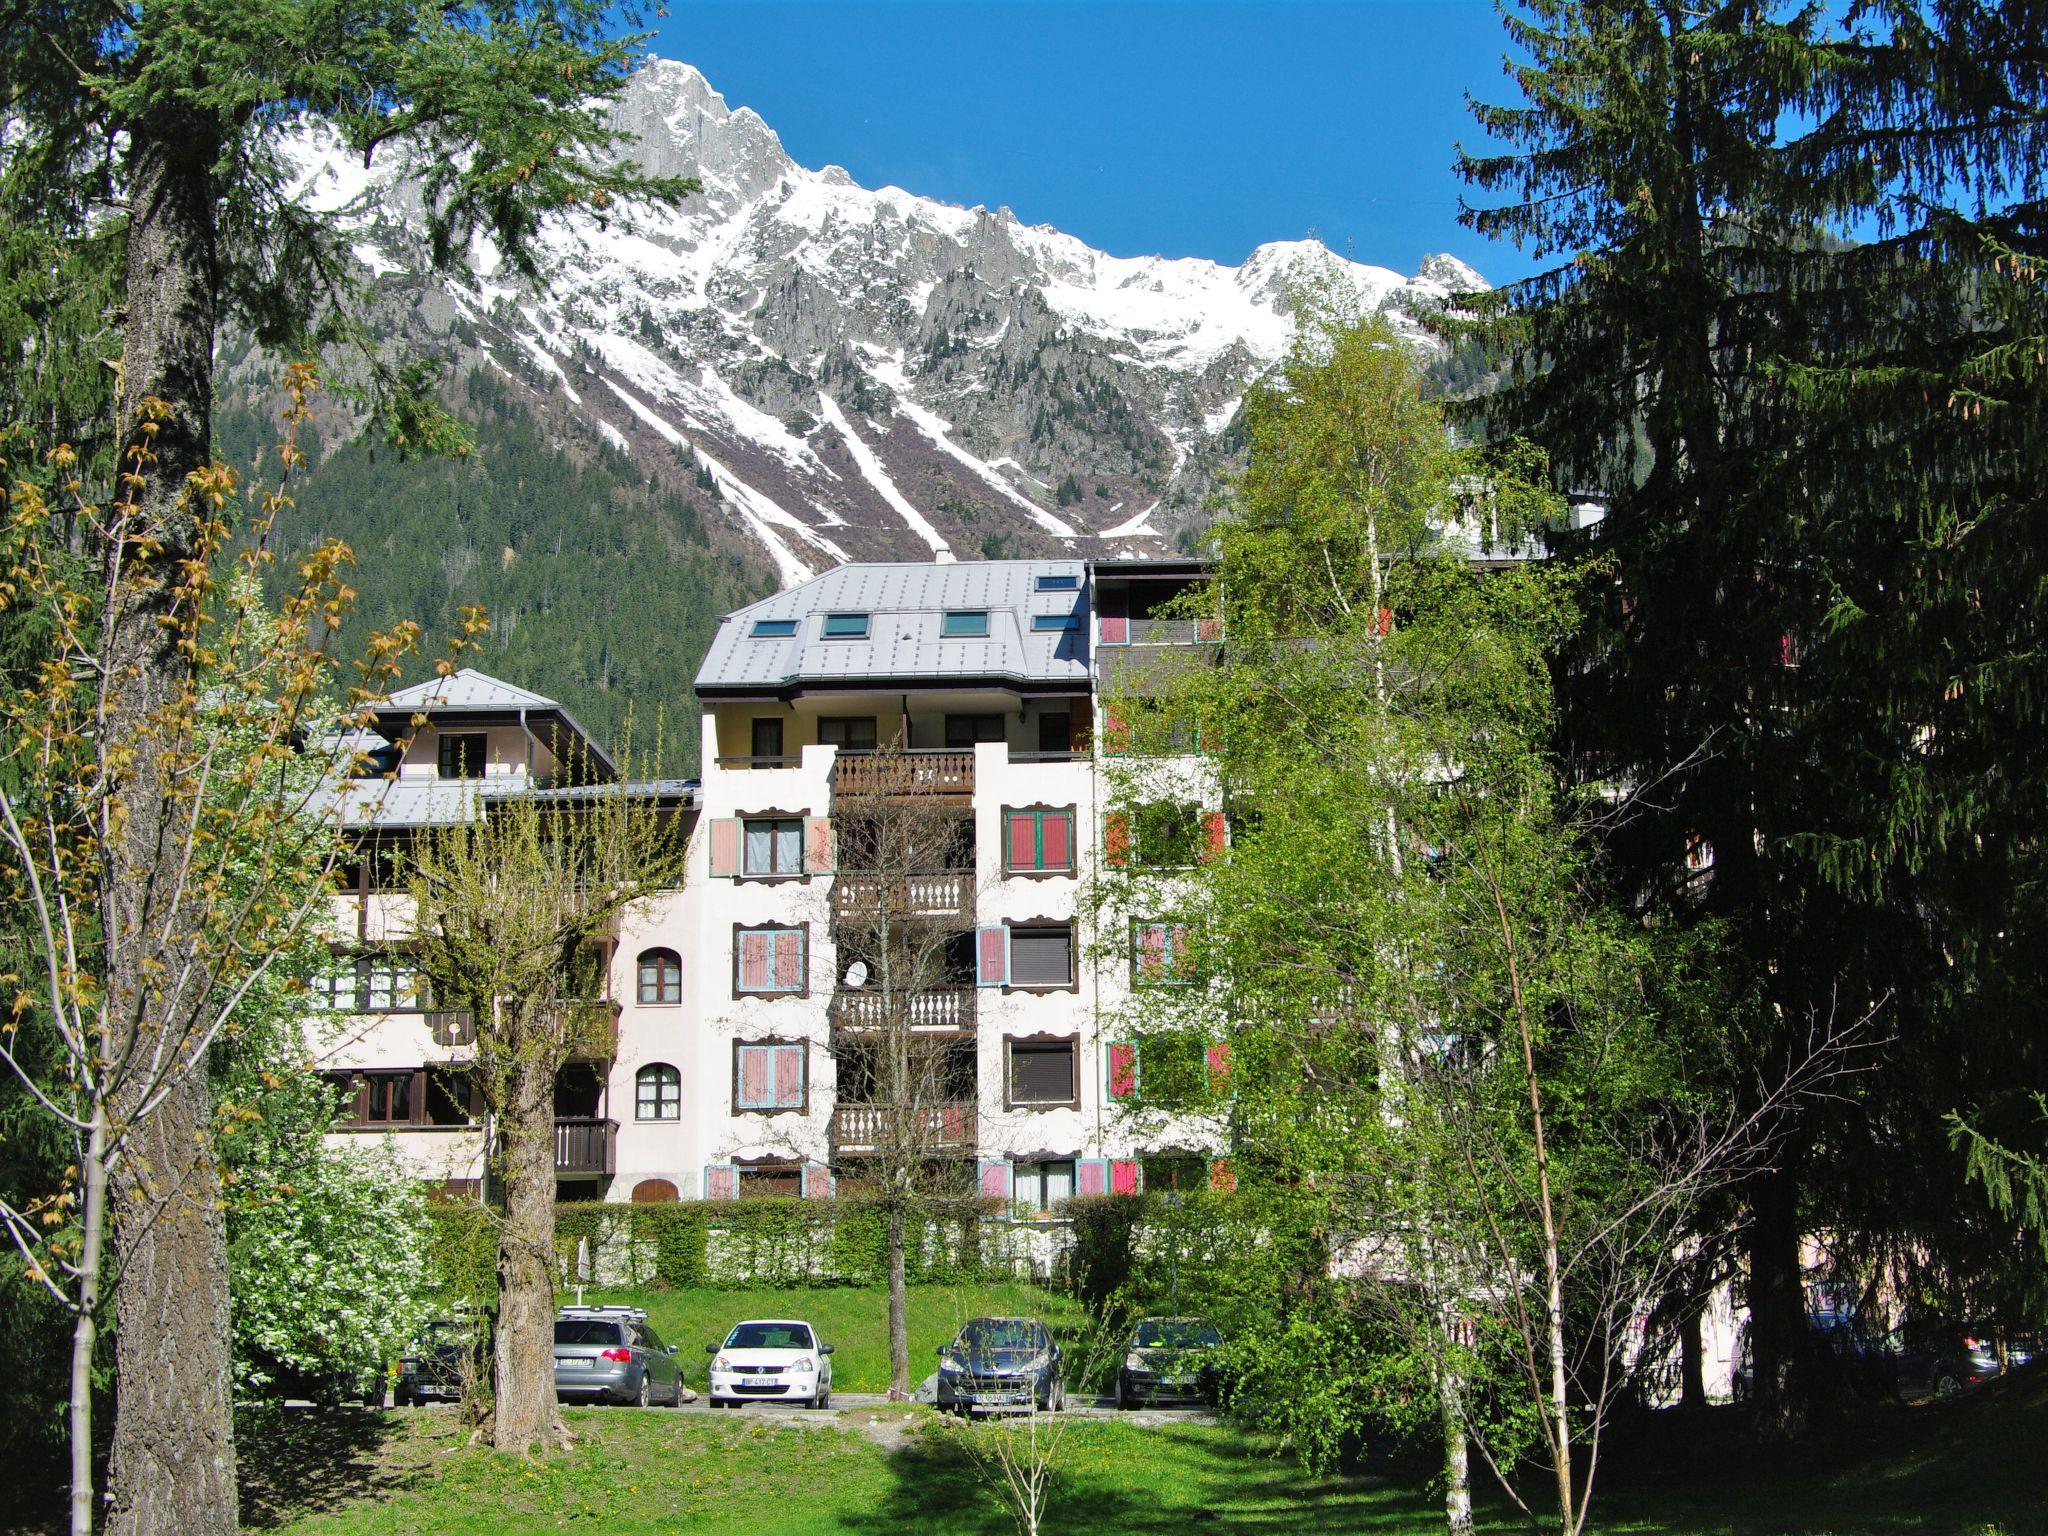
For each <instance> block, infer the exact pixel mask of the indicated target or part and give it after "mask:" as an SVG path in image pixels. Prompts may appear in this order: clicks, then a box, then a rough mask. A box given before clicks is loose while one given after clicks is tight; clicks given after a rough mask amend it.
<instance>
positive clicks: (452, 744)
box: [440, 731, 486, 779]
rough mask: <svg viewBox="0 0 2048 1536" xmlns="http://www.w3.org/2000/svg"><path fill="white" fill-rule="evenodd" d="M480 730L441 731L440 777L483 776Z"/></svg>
mask: <svg viewBox="0 0 2048 1536" xmlns="http://www.w3.org/2000/svg"><path fill="white" fill-rule="evenodd" d="M485 740H486V737H485V736H484V733H483V732H482V731H463V732H459V733H458V732H452V731H443V732H442V733H441V739H440V748H441V777H442V778H444V779H480V778H482V777H483V776H484V743H485Z"/></svg>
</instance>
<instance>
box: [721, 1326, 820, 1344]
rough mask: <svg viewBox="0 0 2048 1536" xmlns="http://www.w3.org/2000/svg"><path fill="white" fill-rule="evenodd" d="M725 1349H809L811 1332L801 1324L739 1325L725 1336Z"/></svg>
mask: <svg viewBox="0 0 2048 1536" xmlns="http://www.w3.org/2000/svg"><path fill="white" fill-rule="evenodd" d="M725 1347H726V1348H727V1349H809V1348H811V1330H810V1329H808V1328H806V1327H805V1326H804V1325H803V1324H802V1323H741V1324H740V1325H739V1326H738V1327H736V1328H734V1329H733V1331H732V1332H731V1333H729V1334H727V1335H726V1336H725Z"/></svg>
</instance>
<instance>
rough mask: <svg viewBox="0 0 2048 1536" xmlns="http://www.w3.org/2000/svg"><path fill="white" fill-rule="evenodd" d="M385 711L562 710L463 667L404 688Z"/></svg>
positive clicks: (520, 690)
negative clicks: (444, 675) (443, 675)
mask: <svg viewBox="0 0 2048 1536" xmlns="http://www.w3.org/2000/svg"><path fill="white" fill-rule="evenodd" d="M380 707H381V708H383V709H450V710H485V711H493V712H495V711H498V710H506V709H511V710H519V709H560V708H561V707H562V706H561V705H560V704H559V703H557V702H556V701H555V700H553V699H550V698H545V697H543V696H542V695H540V694H538V693H534V692H531V691H530V690H528V689H525V688H520V687H516V686H514V685H513V684H511V683H508V682H506V681H505V680H504V679H503V678H500V677H492V676H491V675H490V674H489V673H488V672H479V671H477V669H476V668H475V667H463V668H461V669H460V670H458V671H456V672H453V673H451V674H449V675H448V676H447V677H430V678H428V679H427V680H426V681H425V682H424V683H414V684H413V685H412V686H411V687H410V688H401V689H399V690H398V691H397V692H396V693H394V694H392V695H391V697H390V698H389V699H387V700H385V701H384V703H383V705H382V706H380Z"/></svg>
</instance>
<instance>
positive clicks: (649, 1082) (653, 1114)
mask: <svg viewBox="0 0 2048 1536" xmlns="http://www.w3.org/2000/svg"><path fill="white" fill-rule="evenodd" d="M633 1116H634V1118H635V1119H638V1120H680V1119H682V1118H683V1075H682V1073H680V1072H678V1071H677V1070H676V1069H675V1068H674V1067H672V1066H670V1065H669V1064H668V1063H667V1062H665V1061H657V1062H653V1063H651V1064H649V1065H647V1066H644V1067H642V1068H641V1069H640V1072H639V1075H638V1076H637V1077H635V1078H634V1079H633Z"/></svg>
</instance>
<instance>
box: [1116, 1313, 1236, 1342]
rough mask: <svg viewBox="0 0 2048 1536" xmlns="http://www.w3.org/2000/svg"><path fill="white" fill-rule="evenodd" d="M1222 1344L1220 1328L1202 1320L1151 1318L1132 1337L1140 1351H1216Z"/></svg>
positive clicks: (1139, 1326)
mask: <svg viewBox="0 0 2048 1536" xmlns="http://www.w3.org/2000/svg"><path fill="white" fill-rule="evenodd" d="M1222 1342H1223V1335H1222V1334H1220V1333H1218V1332H1217V1331H1216V1325H1215V1324H1214V1323H1205V1322H1203V1321H1202V1320H1201V1319H1200V1318H1199V1317H1148V1318H1146V1319H1145V1321H1144V1322H1142V1323H1140V1324H1138V1331H1137V1332H1136V1333H1135V1334H1133V1335H1132V1337H1131V1344H1132V1345H1133V1347H1135V1348H1138V1349H1214V1348H1216V1347H1217V1346H1218V1345H1220V1344H1221V1343H1222Z"/></svg>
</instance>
